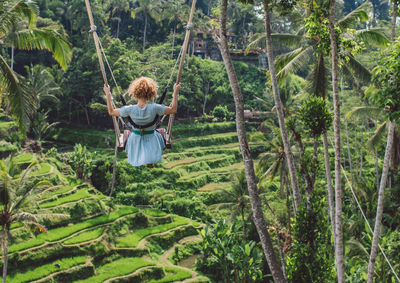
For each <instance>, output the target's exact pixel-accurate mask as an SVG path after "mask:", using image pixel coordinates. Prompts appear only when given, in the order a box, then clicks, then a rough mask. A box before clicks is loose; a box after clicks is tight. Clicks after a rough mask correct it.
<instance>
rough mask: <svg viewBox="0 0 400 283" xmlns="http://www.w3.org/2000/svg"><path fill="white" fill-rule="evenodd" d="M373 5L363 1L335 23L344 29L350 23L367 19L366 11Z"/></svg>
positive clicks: (354, 23)
mask: <svg viewBox="0 0 400 283" xmlns="http://www.w3.org/2000/svg"><path fill="white" fill-rule="evenodd" d="M372 9H373V6H372V3H371V2H369V1H366V2H364V3H363V4H362V5H360V6H358V7H357V8H356V9H355V10H353V11H352V12H350V13H349V14H347V15H346V16H344V17H343V18H342V19H340V20H339V21H338V22H337V23H336V24H337V25H338V26H339V27H340V28H342V29H344V28H347V27H349V26H351V25H356V24H358V23H359V22H362V21H366V20H368V12H370V11H372Z"/></svg>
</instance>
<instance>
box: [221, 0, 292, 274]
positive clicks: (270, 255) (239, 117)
mask: <svg viewBox="0 0 400 283" xmlns="http://www.w3.org/2000/svg"><path fill="white" fill-rule="evenodd" d="M227 6H228V0H222V1H221V10H220V29H219V36H216V38H215V40H216V42H217V44H218V47H219V50H220V51H221V55H222V59H223V61H224V65H225V69H226V72H227V74H228V78H229V82H230V85H231V89H232V93H233V97H234V100H235V108H236V130H237V133H238V140H239V144H240V150H241V152H242V156H243V162H244V168H245V174H246V180H247V185H248V191H249V197H250V203H251V207H252V211H253V221H254V224H255V226H256V229H257V232H258V235H259V237H260V241H261V245H262V248H263V251H264V255H265V257H266V260H267V262H268V265H269V267H270V270H271V273H272V277H273V278H274V281H275V282H287V280H286V279H285V277H284V275H283V272H282V269H281V268H280V265H279V262H278V260H277V257H276V254H275V252H274V248H273V245H272V241H271V237H270V235H269V232H268V229H267V225H266V222H265V219H264V214H263V211H262V206H261V199H260V196H259V194H258V188H257V183H256V176H255V173H254V164H253V158H252V156H251V153H250V149H249V145H248V142H247V137H246V129H245V126H244V101H243V95H242V92H241V89H240V86H239V83H238V78H237V76H236V72H235V69H234V66H233V63H232V59H231V57H230V54H229V48H228V40H227V30H226V20H227V19H226V10H227Z"/></svg>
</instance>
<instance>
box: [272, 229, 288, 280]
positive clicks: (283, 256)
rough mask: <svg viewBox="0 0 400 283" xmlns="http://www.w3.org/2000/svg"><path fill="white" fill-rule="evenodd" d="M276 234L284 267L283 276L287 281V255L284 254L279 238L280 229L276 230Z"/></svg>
mask: <svg viewBox="0 0 400 283" xmlns="http://www.w3.org/2000/svg"><path fill="white" fill-rule="evenodd" d="M275 232H276V241H277V244H278V249H279V257H280V258H281V265H282V270H283V276H285V280H286V281H287V275H286V264H285V255H284V253H283V249H282V245H281V240H280V237H279V229H278V228H276V229H275Z"/></svg>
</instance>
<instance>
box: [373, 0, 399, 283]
mask: <svg viewBox="0 0 400 283" xmlns="http://www.w3.org/2000/svg"><path fill="white" fill-rule="evenodd" d="M397 5H398V1H397V0H395V1H393V15H392V27H391V40H392V44H394V42H395V38H394V37H395V34H396V20H397ZM391 83H392V84H393V82H387V84H391ZM395 132H396V123H395V121H390V120H389V121H388V137H387V143H386V150H385V157H384V160H383V168H382V176H381V183H380V186H379V191H378V205H377V208H376V218H375V227H374V236H373V239H372V245H371V254H370V257H369V262H368V277H367V282H368V283H372V282H373V278H374V270H375V261H376V256H377V254H378V245H379V234H380V230H381V224H382V223H381V222H382V215H383V206H384V199H385V188H386V182H387V179H388V173H389V166H390V159H391V155H392V150H393V141H394V136H395Z"/></svg>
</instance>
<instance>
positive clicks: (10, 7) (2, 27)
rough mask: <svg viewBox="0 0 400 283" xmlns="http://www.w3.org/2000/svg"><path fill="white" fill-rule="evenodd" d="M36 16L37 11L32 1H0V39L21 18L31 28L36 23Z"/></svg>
mask: <svg viewBox="0 0 400 283" xmlns="http://www.w3.org/2000/svg"><path fill="white" fill-rule="evenodd" d="M38 14H39V9H38V6H37V5H36V3H35V2H34V1H30V0H19V1H15V0H14V1H2V3H1V5H0V38H3V37H4V36H5V35H6V34H7V33H8V31H9V30H10V29H11V28H12V27H13V26H14V25H15V24H16V23H17V22H18V21H20V20H21V19H23V18H26V19H28V23H29V26H32V25H33V24H34V23H36V18H37V15H38Z"/></svg>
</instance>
